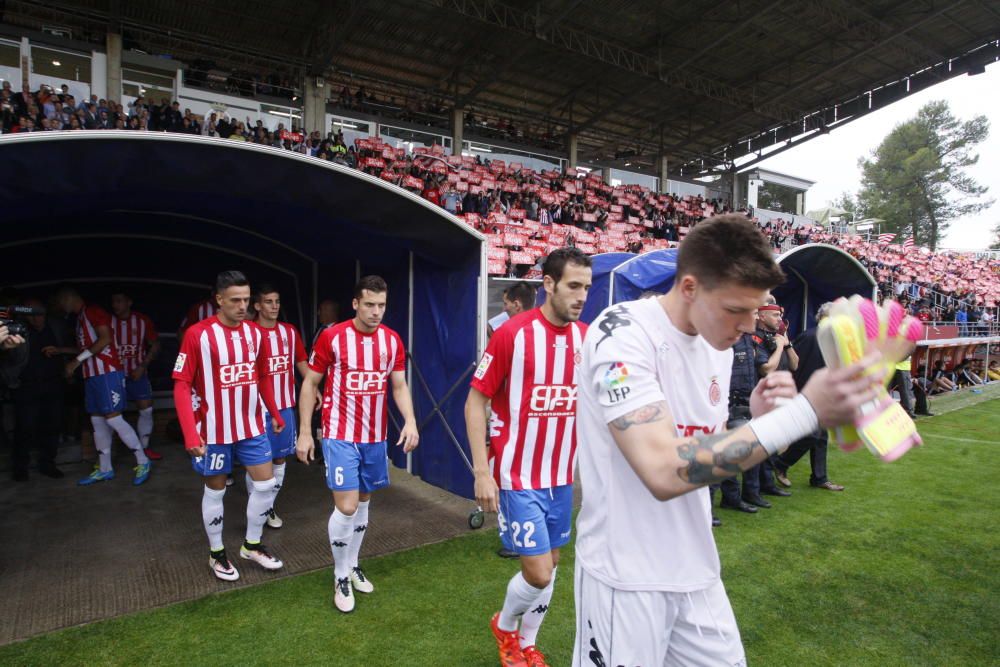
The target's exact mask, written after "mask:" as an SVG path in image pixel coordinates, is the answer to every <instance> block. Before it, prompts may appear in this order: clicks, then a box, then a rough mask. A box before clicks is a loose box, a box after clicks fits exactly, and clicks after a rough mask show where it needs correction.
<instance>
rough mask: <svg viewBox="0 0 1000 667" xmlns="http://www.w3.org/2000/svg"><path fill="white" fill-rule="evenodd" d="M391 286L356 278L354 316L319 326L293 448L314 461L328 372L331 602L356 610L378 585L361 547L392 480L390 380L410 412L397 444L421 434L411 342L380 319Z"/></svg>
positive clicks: (410, 443) (406, 445)
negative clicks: (409, 376)
mask: <svg viewBox="0 0 1000 667" xmlns="http://www.w3.org/2000/svg"><path fill="white" fill-rule="evenodd" d="M388 289H389V288H388V286H387V285H386V284H385V280H383V279H382V278H381V277H379V276H365V277H364V278H362V279H361V280H360V281H359V282H358V284H357V286H356V287H355V288H354V301H353V304H352V305H353V307H354V311H355V315H354V317H353V318H352V319H350V320H347V321H346V322H341V323H340V324H336V325H333V326H330V327H327V328H326V329H324V330H323V332H322V333H321V334H320V336H319V339H318V340H317V341H316V345H315V347H313V350H312V355H311V356H310V358H309V370H308V371H306V375H305V378H304V379H303V381H302V391H301V394H300V396H299V420H300V421H299V424H300V428H299V437H298V440H297V442H296V447H295V450H296V455H297V456H298V458H299V460H300V461H302V462H303V463H306V464H308V463H309V462H310V461H312V460H313V457H314V453H315V443H314V441H313V435H312V426H311V424H312V415H313V406H314V405H315V403H316V388H317V387H318V386H319V381H320V379H321V378H323V377H324V376H326V386H325V388H324V389H323V409H322V415H323V459H324V461H325V462H326V484H327V486H328V487H329V488H330V490H331V491H332V492H333V504H334V510H333V514H331V515H330V520H329V522H328V523H327V530H328V532H329V537H330V546H331V549H332V551H333V575H334V579H335V584H334V594H333V603H334V605H335V606H336V607H337V609H339V610H340V611H342V612H344V613H348V612H351V611H353V610H354V591H357V592H359V593H371V592H372V591H373V590H375V587H374V585H373V584H372V582H371V581H369V580H368V577H367V576H366V575H365V572H364V570H362V569H361V567H360V566H359V565H358V554H359V553H360V552H361V542H362V541H363V540H364V537H365V531H366V530H367V529H368V504H369V503H370V502H371V495H372V492H374V491H376V490H378V489H381V488H383V487H386V486H388V485H389V465H388V459H387V456H386V426H387V423H388V414H389V413H388V404H387V401H386V389H387V387H390V386H391V388H392V398H393V400H394V401H395V402H396V407H397V408H399V411H400V413H401V414H402V415H403V420H404V423H403V428H402V429H401V430H400V433H399V440H398V441H397V442H396V445H397V446H399V445H402V447H403V451H404V452H411V451H413V449H414V448H415V447H416V446H417V444H418V443H419V441H420V437H419V435H417V422H416V419H415V418H414V416H413V402H412V399H411V397H410V389H409V387H407V385H406V375H405V373H404V370H405V368H406V350H405V349H404V348H403V341H402V339H401V338H400V337H399V334H397V333H396V332H395V331H393V330H392V329H390V328H389V327H387V326H385V325H383V324H382V317H383V316H384V315H385V303H386V294H387V292H388Z"/></svg>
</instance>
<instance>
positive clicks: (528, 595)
mask: <svg viewBox="0 0 1000 667" xmlns="http://www.w3.org/2000/svg"><path fill="white" fill-rule="evenodd" d="M544 591H545V589H544V588H535V587H534V586H532V585H531V584H529V583H528V582H527V581H525V579H524V575H522V574H521V573H520V572H518V573H517V574H515V575H514V576H513V577H511V580H510V583H508V584H507V597H505V598H504V599H503V608H502V609H501V610H500V618H499V619H498V620H497V627H499V628H500V629H501V630H505V631H506V632H513V631H514V630H517V619H518V618H520V617H521V616H523V615H524V612H526V611H528V609H531V607H533V606H534V604H535V601H536V600H538V598H539V597H540V596H541V595H542V593H543V592H544Z"/></svg>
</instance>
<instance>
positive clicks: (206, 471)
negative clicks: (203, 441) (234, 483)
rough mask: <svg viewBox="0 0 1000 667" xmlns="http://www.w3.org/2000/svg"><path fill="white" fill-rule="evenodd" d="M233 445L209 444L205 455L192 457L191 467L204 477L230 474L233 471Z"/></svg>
mask: <svg viewBox="0 0 1000 667" xmlns="http://www.w3.org/2000/svg"><path fill="white" fill-rule="evenodd" d="M232 458H233V456H232V446H231V445H207V446H206V447H205V455H204V456H196V457H194V458H193V459H191V467H192V468H194V471H195V472H196V473H198V474H199V475H202V476H203V477H211V476H212V475H228V474H229V473H231V472H232V471H233V462H232Z"/></svg>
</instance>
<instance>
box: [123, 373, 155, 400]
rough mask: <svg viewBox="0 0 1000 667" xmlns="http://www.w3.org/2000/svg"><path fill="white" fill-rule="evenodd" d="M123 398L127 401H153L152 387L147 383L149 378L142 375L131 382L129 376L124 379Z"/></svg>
mask: <svg viewBox="0 0 1000 667" xmlns="http://www.w3.org/2000/svg"><path fill="white" fill-rule="evenodd" d="M125 398H126V400H129V401H151V400H153V385H152V384H150V383H149V376H148V375H143V376H142V377H141V378H139V379H138V380H133V379H132V377H131V376H129V377H126V378H125Z"/></svg>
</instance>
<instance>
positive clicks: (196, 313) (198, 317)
mask: <svg viewBox="0 0 1000 667" xmlns="http://www.w3.org/2000/svg"><path fill="white" fill-rule="evenodd" d="M217 312H219V306H218V305H217V304H216V303H215V298H214V297H213V298H211V299H205V300H204V301H199V302H198V303H196V304H194V305H193V306H191V307H190V308H188V311H187V314H186V315H185V316H184V319H183V320H181V326H180V330H181V332H182V333H183V332H184V331H185V330H186V329H187V328H188V327H189V326H192V325H194V324H197V323H198V322H201V321H202V320H207V319H208V318H210V317H211V316H212V315H215V314H216V313H217Z"/></svg>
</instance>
